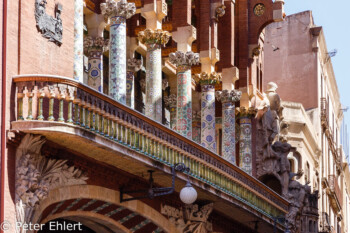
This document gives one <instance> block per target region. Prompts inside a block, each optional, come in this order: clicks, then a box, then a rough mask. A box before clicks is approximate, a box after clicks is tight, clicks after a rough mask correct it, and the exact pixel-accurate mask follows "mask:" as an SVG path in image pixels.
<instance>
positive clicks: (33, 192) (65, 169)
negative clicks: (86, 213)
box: [16, 134, 88, 233]
mask: <svg viewBox="0 0 350 233" xmlns="http://www.w3.org/2000/svg"><path fill="white" fill-rule="evenodd" d="M45 142H46V140H45V138H43V137H42V136H36V135H31V134H27V135H26V136H25V137H24V138H23V139H22V141H21V144H20V145H19V147H18V148H17V152H16V215H17V222H21V223H30V222H31V218H32V216H33V213H34V211H35V209H36V207H37V206H38V204H39V202H40V201H41V200H43V199H45V198H46V197H47V196H48V193H49V192H50V190H52V189H54V188H58V187H63V186H68V185H79V184H86V180H87V179H88V177H87V176H86V175H85V174H84V173H83V172H82V171H81V170H79V169H77V168H75V167H73V166H68V165H67V161H65V160H56V159H50V158H47V157H45V156H43V155H41V147H42V146H43V144H44V143H45ZM17 232H20V233H22V232H25V230H24V229H17Z"/></svg>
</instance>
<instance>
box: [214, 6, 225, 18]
mask: <svg viewBox="0 0 350 233" xmlns="http://www.w3.org/2000/svg"><path fill="white" fill-rule="evenodd" d="M225 9H226V6H225V5H221V6H219V7H217V8H216V9H215V17H216V20H219V18H221V17H223V16H224V15H225V13H226V11H225Z"/></svg>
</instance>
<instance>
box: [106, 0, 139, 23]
mask: <svg viewBox="0 0 350 233" xmlns="http://www.w3.org/2000/svg"><path fill="white" fill-rule="evenodd" d="M100 6H101V12H102V14H103V15H104V16H105V20H106V21H107V20H108V18H110V17H113V16H120V17H124V18H126V19H129V18H131V17H132V16H133V15H135V13H136V6H135V3H128V1H127V0H121V1H119V2H116V1H114V0H106V3H101V5H100Z"/></svg>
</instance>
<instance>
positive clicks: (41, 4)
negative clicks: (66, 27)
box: [34, 0, 63, 45]
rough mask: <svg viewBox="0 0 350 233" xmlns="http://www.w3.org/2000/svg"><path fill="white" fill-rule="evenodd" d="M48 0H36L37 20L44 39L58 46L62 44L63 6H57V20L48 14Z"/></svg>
mask: <svg viewBox="0 0 350 233" xmlns="http://www.w3.org/2000/svg"><path fill="white" fill-rule="evenodd" d="M46 4H47V2H46V0H35V12H34V13H35V19H36V26H37V28H38V30H39V31H40V32H41V33H42V34H43V37H45V38H47V39H49V41H52V42H55V43H56V44H57V45H61V44H62V34H63V26H62V19H61V13H62V5H61V4H57V5H56V10H55V14H56V18H53V17H52V16H50V15H48V14H47V13H46Z"/></svg>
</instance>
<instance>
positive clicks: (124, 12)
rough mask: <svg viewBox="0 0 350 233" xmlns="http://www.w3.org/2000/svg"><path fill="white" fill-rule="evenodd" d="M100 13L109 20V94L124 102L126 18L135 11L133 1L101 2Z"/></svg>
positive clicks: (108, 0)
mask: <svg viewBox="0 0 350 233" xmlns="http://www.w3.org/2000/svg"><path fill="white" fill-rule="evenodd" d="M101 10H102V14H104V15H105V19H109V20H110V25H111V26H110V54H109V67H110V71H109V95H110V96H111V97H112V98H113V99H115V100H117V101H119V102H120V103H122V104H126V19H128V18H130V17H132V16H133V15H134V14H135V13H136V7H135V3H128V2H127V1H126V0H121V1H119V2H115V1H114V0H107V1H106V3H101Z"/></svg>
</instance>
